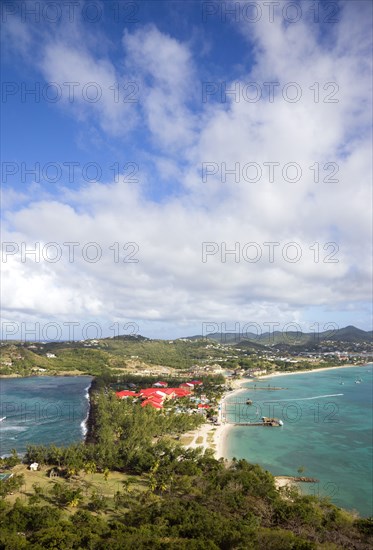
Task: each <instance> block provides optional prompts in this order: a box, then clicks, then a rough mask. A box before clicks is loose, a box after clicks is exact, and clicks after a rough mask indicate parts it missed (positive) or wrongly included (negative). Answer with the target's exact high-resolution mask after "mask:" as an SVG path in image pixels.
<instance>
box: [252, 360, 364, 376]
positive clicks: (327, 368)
mask: <svg viewBox="0 0 373 550" xmlns="http://www.w3.org/2000/svg"><path fill="white" fill-rule="evenodd" d="M372 363H373V361H370V362H369V363H364V364H363V365H339V366H336V367H320V368H315V369H305V370H299V371H291V372H289V371H285V372H281V371H274V372H273V373H272V374H263V376H258V377H256V378H249V379H246V380H249V381H252V380H265V379H267V378H272V377H277V376H291V375H295V374H309V373H311V372H324V371H327V370H336V369H355V368H356V369H357V368H359V367H360V368H362V367H367V366H368V365H371V364H372Z"/></svg>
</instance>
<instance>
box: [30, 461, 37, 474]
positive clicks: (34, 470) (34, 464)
mask: <svg viewBox="0 0 373 550" xmlns="http://www.w3.org/2000/svg"><path fill="white" fill-rule="evenodd" d="M29 468H30V470H31V471H32V472H37V471H38V469H39V464H38V462H33V463H32V464H30V466H29Z"/></svg>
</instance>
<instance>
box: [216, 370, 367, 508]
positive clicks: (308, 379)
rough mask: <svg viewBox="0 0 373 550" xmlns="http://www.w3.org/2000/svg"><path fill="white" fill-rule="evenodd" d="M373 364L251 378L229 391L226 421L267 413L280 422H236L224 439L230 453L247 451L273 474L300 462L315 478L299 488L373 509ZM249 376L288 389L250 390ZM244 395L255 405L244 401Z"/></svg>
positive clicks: (238, 454) (241, 455)
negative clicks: (276, 425) (263, 424)
mask: <svg viewBox="0 0 373 550" xmlns="http://www.w3.org/2000/svg"><path fill="white" fill-rule="evenodd" d="M372 367H373V365H372V364H370V365H367V366H365V367H354V368H348V367H347V368H341V369H338V370H326V371H320V372H312V373H304V374H296V375H292V376H276V377H273V378H272V379H269V378H268V379H263V380H261V381H254V382H249V383H248V384H246V385H245V386H246V387H245V389H244V390H242V391H240V392H238V393H235V394H231V395H230V396H229V397H227V405H226V406H225V408H226V413H227V419H228V421H234V422H240V423H244V422H250V421H251V422H253V421H255V420H256V419H258V418H259V419H260V418H261V417H262V416H271V417H276V418H280V419H282V420H283V422H284V425H283V426H282V427H280V428H268V427H260V426H258V427H254V426H240V427H233V428H232V429H231V430H230V432H229V434H228V435H227V440H226V453H225V454H226V456H227V458H233V457H236V458H246V459H247V460H248V461H249V462H252V463H257V464H260V465H261V466H263V467H264V468H266V469H267V470H269V471H270V472H271V473H273V474H274V475H290V476H297V475H300V474H299V473H298V468H300V467H303V468H304V473H303V474H302V475H305V476H308V477H314V478H317V479H318V480H319V483H317V484H307V483H302V484H301V488H302V491H304V492H308V493H311V494H312V493H314V494H318V495H320V496H329V497H330V499H331V500H332V502H334V503H335V504H337V505H338V506H342V507H343V508H346V509H349V510H356V511H358V512H359V513H360V515H362V516H370V515H373V497H372V487H373V477H372V464H373V457H372V425H373V417H372V393H373V392H372V370H373V368H372ZM356 382H357V383H356ZM254 384H256V385H257V387H261V388H266V387H268V384H270V385H271V386H276V387H283V388H287V389H284V390H280V391H268V390H266V389H264V390H253V387H254ZM248 398H250V399H252V400H253V405H251V406H248V405H246V404H245V401H246V399H248ZM233 401H236V402H237V401H239V402H244V403H243V404H241V403H236V404H233V403H232V402H233ZM229 403H231V404H229Z"/></svg>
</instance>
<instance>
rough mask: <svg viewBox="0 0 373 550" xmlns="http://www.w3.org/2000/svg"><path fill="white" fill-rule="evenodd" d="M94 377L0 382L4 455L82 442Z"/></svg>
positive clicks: (1, 450) (1, 448) (0, 434)
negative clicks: (31, 447) (30, 447)
mask: <svg viewBox="0 0 373 550" xmlns="http://www.w3.org/2000/svg"><path fill="white" fill-rule="evenodd" d="M91 381H92V377H91V376H37V377H30V378H7V379H4V378H3V379H1V380H0V418H1V419H2V421H1V422H0V455H1V456H3V455H7V454H9V453H10V452H11V450H12V449H16V451H17V452H19V453H24V452H25V451H26V447H27V445H29V444H50V443H55V444H56V445H68V444H70V443H73V442H76V441H81V440H82V439H83V437H84V435H85V430H86V426H85V421H86V419H87V414H88V410H89V401H88V388H89V386H90V384H91Z"/></svg>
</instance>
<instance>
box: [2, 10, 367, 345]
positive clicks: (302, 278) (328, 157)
mask: <svg viewBox="0 0 373 550" xmlns="http://www.w3.org/2000/svg"><path fill="white" fill-rule="evenodd" d="M348 4H349V3H347V4H345V5H344V9H343V10H342V12H341V21H340V23H338V24H337V25H336V26H335V29H334V31H333V42H332V43H330V42H328V41H325V40H320V37H319V36H318V35H317V32H316V31H315V29H313V28H312V27H311V26H310V25H309V24H308V23H307V21H301V22H299V23H298V24H294V25H293V26H286V25H284V24H283V22H281V21H277V22H275V23H268V22H266V21H262V22H259V23H258V24H256V25H254V26H251V27H250V33H249V32H248V29H247V28H245V25H244V23H240V24H239V25H237V28H236V32H240V33H243V35H244V36H248V37H250V41H251V43H252V44H253V46H254V52H255V58H254V60H253V61H254V62H253V64H252V66H251V67H250V68H248V69H247V72H246V74H242V73H241V74H239V75H237V79H236V80H235V81H234V82H231V83H230V87H231V88H232V87H233V86H234V85H236V86H237V90H239V94H240V95H239V99H238V101H235V100H234V98H232V96H229V97H228V99H227V102H225V103H221V102H219V100H218V99H217V97H214V98H211V101H207V102H206V103H203V102H202V101H201V95H200V94H199V95H198V94H197V92H196V90H198V87H199V86H200V85H201V81H200V80H201V74H202V73H200V72H199V66H198V56H197V55H196V52H194V51H193V50H192V49H191V48H190V47H189V46H188V45H187V44H186V43H183V42H182V41H180V40H178V39H176V38H175V37H173V36H172V35H171V34H166V33H163V32H161V31H160V30H159V29H158V28H157V27H156V26H155V25H150V26H145V27H139V28H138V29H137V30H135V31H128V30H126V31H125V32H124V34H123V40H122V46H123V60H124V61H123V64H121V65H120V67H118V66H116V64H115V63H114V62H113V61H111V60H110V58H109V56H105V55H102V56H97V55H94V54H93V53H92V52H91V51H90V50H89V48H83V47H79V46H78V45H76V44H75V43H68V42H66V41H64V40H63V39H62V38H61V37H60V36H59V37H58V40H56V39H53V40H52V39H46V41H45V44H44V46H43V51H42V56H41V58H40V60H39V61H38V68H39V70H41V71H42V74H43V76H44V78H45V79H46V80H55V79H56V78H57V76H58V78H60V79H61V82H62V81H64V80H71V81H74V80H75V79H79V78H80V79H82V80H84V81H85V80H87V81H90V80H95V81H96V82H99V83H100V85H101V87H102V89H108V87H109V85H110V83H111V82H113V81H114V80H118V79H119V78H125V77H126V75H127V76H128V75H129V77H130V78H134V79H135V80H136V82H139V83H140V87H141V89H142V92H143V95H142V101H141V102H140V104H139V105H136V108H135V109H132V110H131V111H128V110H126V109H127V107H128V106H127V107H123V105H119V104H115V103H113V101H112V97H110V96H109V95H107V96H105V97H104V98H103V100H102V101H101V102H100V104H97V106H94V105H92V106H91V105H88V106H87V105H86V104H84V105H83V104H82V105H77V108H78V111H77V112H78V115H79V116H80V117H82V121H84V120H85V118H86V117H89V116H96V117H97V119H98V120H99V123H100V126H101V130H102V132H104V133H106V134H115V135H119V134H120V133H121V129H122V128H123V121H124V119H125V120H126V121H129V122H128V124H127V123H126V124H127V125H126V130H127V131H128V132H129V133H130V134H131V135H133V136H136V132H138V131H139V126H140V127H141V132H144V131H145V133H146V135H147V136H148V137H149V136H150V142H151V151H150V150H149V151H147V155H144V158H146V159H147V160H146V161H145V165H144V171H143V174H144V177H143V180H142V181H141V183H139V184H138V185H136V186H134V185H131V184H129V183H126V182H123V181H121V182H120V183H118V182H116V183H115V182H105V183H90V184H87V183H85V185H84V186H83V185H82V186H81V188H79V189H77V190H75V191H71V190H70V191H67V190H63V191H62V192H61V193H60V194H59V195H58V196H55V197H53V199H48V198H44V200H42V201H38V200H35V199H33V200H32V201H30V202H29V203H28V204H24V205H23V206H22V207H20V208H18V209H17V210H15V209H13V210H10V211H9V213H8V214H7V216H6V223H5V226H4V233H3V238H4V240H5V241H7V242H12V241H14V242H17V243H21V242H25V243H28V246H32V244H33V243H35V242H40V243H41V246H42V247H43V246H45V245H46V243H50V242H55V243H58V244H59V246H60V248H61V250H63V256H62V258H61V260H60V261H58V262H55V263H53V262H50V261H46V259H45V258H43V257H42V258H41V260H40V261H39V262H35V261H34V260H33V259H32V258H31V257H29V258H26V259H25V258H22V255H21V251H19V252H17V253H15V254H10V255H9V256H8V259H7V264H5V271H4V281H5V286H4V287H3V290H4V304H5V308H6V310H7V312H8V316H9V318H11V315H12V314H13V315H15V316H17V315H18V316H20V315H21V316H22V315H23V313H24V312H28V313H27V315H28V316H32V315H35V316H38V315H40V316H42V317H44V318H45V319H48V318H49V317H50V316H53V318H59V319H65V320H66V319H72V320H74V319H86V318H88V317H90V316H91V317H92V316H93V317H95V318H97V319H106V320H109V321H110V320H113V321H114V320H117V319H121V320H125V321H128V320H133V321H136V322H138V323H140V326H141V323H143V324H144V326H146V327H149V326H151V325H149V323H154V326H156V327H157V330H159V331H161V332H162V331H163V334H171V335H174V334H175V333H176V332H175V331H176V329H175V327H176V326H179V327H188V329H189V328H191V327H196V330H195V331H196V332H198V327H199V326H200V325H201V323H202V322H203V321H216V322H223V321H225V322H232V321H234V320H237V321H248V320H250V321H256V322H259V323H263V322H269V321H282V322H283V323H286V322H290V321H299V322H302V320H303V321H304V319H306V318H307V317H308V316H309V314H308V313H307V312H308V311H309V310H311V309H312V310H313V311H314V309H313V308H320V311H323V310H324V311H330V309H332V308H336V311H342V310H344V309H346V308H348V307H349V304H351V303H356V304H361V303H363V302H364V301H366V302H369V300H370V297H371V277H372V274H371V262H370V247H369V243H370V233H369V231H370V227H371V211H370V209H369V208H368V205H369V204H370V202H371V198H372V197H371V187H370V181H371V175H372V167H371V155H370V145H371V136H370V133H369V132H368V130H367V125H366V117H367V116H369V111H368V109H369V98H371V88H370V78H369V73H368V62H367V60H366V59H363V58H362V53H363V52H365V51H366V48H367V36H369V31H368V30H367V28H366V27H365V25H366V21H364V24H363V25H362V26H359V24H358V23H359V21H360V18H357V16H356V12H354V11H353V10H352V11H351V9H350V7H349V5H348ZM365 19H367V18H365ZM351 41H352V43H353V45H352V46H351V47H350V42H351ZM268 81H271V82H278V83H279V86H276V87H275V95H274V97H273V101H272V102H271V101H269V98H268V96H266V92H265V90H266V88H265V86H264V83H265V82H268ZM251 82H257V83H258V84H259V85H260V86H261V90H262V91H263V97H262V100H261V101H258V102H250V101H246V100H245V99H243V97H242V94H241V91H242V90H243V89H244V88H245V86H247V85H248V84H249V83H251ZM290 82H295V83H297V86H298V87H299V88H300V89H301V91H302V94H301V97H300V98H299V101H296V102H291V101H287V100H286V99H284V97H283V94H282V89H283V86H284V85H286V83H290ZM315 83H317V84H318V88H317V87H316V86H315ZM328 83H332V84H331V86H330V85H329V87H328ZM218 84H219V83H218ZM294 89H295V88H294V87H293V89H292V92H294ZM316 89H317V90H318V91H317V92H316ZM267 90H268V88H267ZM199 92H201V90H200V89H199ZM332 92H333V93H335V96H333V97H336V98H337V101H336V102H334V103H328V102H325V101H324V100H325V98H326V97H328V94H331V93H332ZM315 93H319V94H320V98H319V101H316V100H315ZM131 107H133V106H131ZM87 110H88V111H87ZM92 112H93V115H92ZM268 162H270V163H277V164H276V172H275V179H274V181H272V182H271V181H269V176H268V174H269V172H268V170H269V168H268V165H266V163H268ZM206 163H209V169H210V173H209V174H208V177H205V178H203V177H202V174H201V173H203V166H204V165H205V164H206ZM248 163H255V165H257V166H259V167H260V170H261V171H262V173H261V177H260V178H259V180H258V181H253V180H254V176H253V174H255V170H256V168H255V166H252V167H251V168H245V166H246V165H247V164H248ZM288 163H296V164H297V166H298V167H300V169H301V177H300V179H299V180H298V181H291V177H293V176H291V177H286V172H285V176H284V173H283V168H284V166H285V165H287V164H288ZM315 163H318V166H316V165H315ZM328 163H329V164H328ZM223 165H224V166H226V168H227V169H228V170H231V169H232V168H235V167H236V166H238V169H237V170H238V171H237V173H238V181H236V180H237V177H236V175H233V174H227V176H226V179H225V181H223V178H222V171H223V170H224V169H223ZM152 167H154V171H153V170H152ZM311 167H313V168H311ZM245 170H247V171H245ZM316 170H318V175H319V181H315V179H316V178H315V173H316ZM212 172H214V173H212ZM333 172H335V178H336V179H337V180H338V181H335V182H333V181H329V180H328V176H329V177H330V179H333V177H332V175H331V174H333ZM289 173H290V174H293V172H291V170H290V172H289ZM205 176H206V174H205ZM245 176H246V177H245ZM250 178H251V180H250ZM165 182H166V184H165ZM169 182H172V186H171V187H172V192H170V193H169V194H167V193H166V194H165V196H163V197H162V200H152V199H151V198H149V196H148V194H147V190H148V189H149V188H152V189H153V190H156V189H157V187H161V186H162V185H165V186H166V189H167V185H168V184H169ZM175 189H176V190H177V192H175ZM92 242H93V243H96V244H97V247H98V249H99V250H100V251H101V253H102V256H101V257H100V258H99V260H98V261H96V262H93V261H90V260H89V259H87V257H84V253H83V249H84V246H85V245H86V244H87V243H92ZM204 242H205V243H210V245H209V248H207V250H208V251H210V252H211V254H210V255H208V256H206V257H205V260H206V261H202V260H203V256H202V250H203V244H202V243H204ZM63 243H78V245H76V248H75V249H74V251H75V252H74V261H73V262H71V261H69V259H68V247H67V245H64V244H63ZM115 243H117V244H115ZM125 243H136V244H135V245H130V244H127V245H126V248H124V249H123V245H125ZM247 243H256V244H254V245H253V244H251V245H248V246H246V248H245V244H247ZM265 243H267V244H265ZM268 243H273V244H272V254H273V258H272V257H271V255H270V250H271V245H270V244H268ZM290 243H296V244H295V245H294V244H290ZM118 247H119V248H118ZM233 248H235V251H236V254H232V253H229V251H232V249H233ZM205 250H206V247H205ZM224 250H227V251H228V254H227V255H226V256H225V257H224ZM93 251H94V249H93V248H91V250H90V251H89V250H88V249H86V250H85V253H87V254H88V252H90V253H93ZM255 254H257V261H254V258H255ZM299 255H300V256H299ZM297 256H299V258H298V259H297V261H294V257H297ZM128 259H130V260H132V259H136V260H138V262H129V261H127V262H123V260H128ZM224 260H225V261H224ZM236 260H238V261H236ZM31 289H32V290H31ZM46 296H47V297H48V299H47V300H46V299H45V297H46ZM359 307H360V306H359ZM360 311H361V310H360ZM363 311H364V313H363V314H362V318H364V319H365V321H364V322H366V323H367V322H368V321H367V313H366V311H365V310H364V307H363ZM331 315H332V316H333V317H334V313H333V314H331ZM335 317H337V318H338V314H335ZM360 318H361V317H360ZM333 320H335V318H333V319H330V321H333ZM162 323H165V324H164V325H162ZM159 327H163V328H159ZM306 328H307V327H306ZM308 328H309V327H308ZM367 328H368V327H367ZM149 333H151V330H149ZM179 335H180V333H179Z"/></svg>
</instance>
